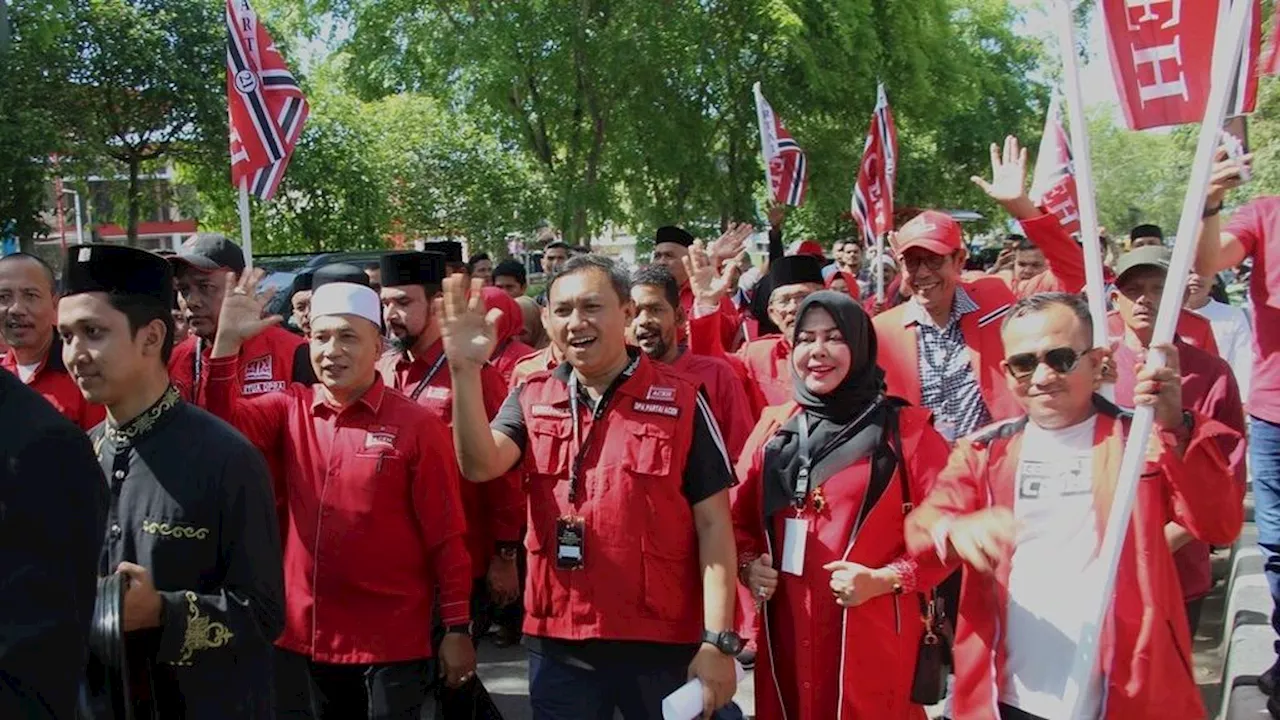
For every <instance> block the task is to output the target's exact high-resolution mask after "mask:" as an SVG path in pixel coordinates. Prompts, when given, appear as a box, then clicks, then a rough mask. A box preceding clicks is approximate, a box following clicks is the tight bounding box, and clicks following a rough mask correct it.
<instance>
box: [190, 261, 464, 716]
mask: <svg viewBox="0 0 1280 720" xmlns="http://www.w3.org/2000/svg"><path fill="white" fill-rule="evenodd" d="M258 276H259V273H257V272H253V273H246V274H245V275H244V276H243V277H242V278H240V280H239V281H238V282H235V278H233V277H228V278H227V294H226V299H225V300H224V302H223V306H222V312H221V318H220V320H219V327H218V336H217V339H216V340H215V342H214V348H213V355H212V359H211V361H210V366H209V406H210V408H211V409H212V410H213V411H214V412H215V413H217V414H218V415H220V416H222V417H224V418H227V419H228V420H230V421H231V422H232V423H233V424H234V425H235V426H236V428H237V429H239V430H240V431H241V432H243V433H244V434H245V436H246V437H248V438H249V439H250V440H251V441H252V442H253V443H254V444H255V445H257V446H258V447H259V448H262V449H263V450H264V451H266V452H269V453H271V454H273V455H278V456H281V457H284V458H287V460H288V464H287V466H286V468H285V475H284V480H285V482H284V486H285V488H286V489H287V493H288V497H287V501H288V504H289V512H288V514H287V518H288V523H289V528H288V532H287V534H286V541H285V552H284V573H285V582H286V584H287V587H288V588H289V596H288V605H287V612H286V619H285V629H284V634H283V636H282V637H281V638H280V642H279V645H278V651H277V657H278V660H279V663H280V665H279V667H281V670H280V672H279V675H278V677H279V681H278V688H277V697H278V703H279V704H278V706H277V712H278V714H279V715H281V716H284V717H290V718H293V717H297V718H317V719H318V720H324V719H325V718H330V719H335V720H352V719H354V718H368V719H369V720H392V719H396V720H400V719H403V718H414V719H415V720H416V718H418V717H419V716H420V715H421V714H422V713H423V712H424V710H425V711H426V712H427V713H428V717H429V716H430V713H431V711H432V710H433V709H434V700H433V694H434V691H435V690H436V688H437V683H438V678H443V679H444V682H445V683H446V684H447V685H448V686H450V687H454V686H457V685H459V684H461V683H462V682H464V681H466V680H467V679H469V678H470V677H471V676H472V674H473V673H474V671H475V650H474V648H473V647H472V645H471V638H470V635H469V629H470V610H469V607H468V605H469V603H468V593H469V591H470V573H469V572H467V570H468V567H469V565H470V563H469V560H468V557H467V552H466V545H465V543H464V540H463V533H464V531H465V527H464V520H463V516H462V512H461V508H460V499H459V496H458V479H457V474H456V472H455V471H454V465H453V463H452V462H451V460H452V458H450V457H449V449H450V446H449V436H448V429H447V428H446V427H445V426H444V424H443V423H441V422H440V421H438V420H437V419H436V418H435V417H433V416H432V415H431V414H430V413H429V412H427V411H426V410H424V409H422V408H420V407H418V406H417V405H415V404H414V403H413V402H411V401H410V400H408V399H407V398H405V397H404V396H403V395H401V394H399V393H396V392H391V391H389V390H388V389H387V387H386V386H385V385H384V384H383V382H382V378H381V377H380V376H379V375H378V372H377V368H376V364H377V361H378V357H379V354H380V352H381V350H382V334H381V332H380V327H381V321H382V317H381V308H380V307H379V300H378V295H377V293H375V292H374V291H373V289H372V288H370V287H368V286H367V285H363V284H356V283H344V282H333V283H328V284H325V285H323V286H321V287H320V288H318V289H317V290H316V291H315V293H314V294H313V295H312V298H311V337H310V342H309V345H308V347H309V350H310V352H311V362H312V363H313V364H314V365H315V368H316V370H317V374H318V375H319V376H320V382H319V383H317V384H315V385H302V384H300V383H294V384H292V385H290V386H289V387H288V389H287V390H286V391H285V392H280V393H268V394H266V395H258V396H255V397H250V398H246V397H244V396H243V395H242V393H241V391H240V384H239V382H238V381H237V378H236V362H237V361H236V358H237V356H238V353H239V348H240V346H241V345H242V344H243V343H244V342H245V341H246V340H247V339H248V338H251V337H253V336H254V335H256V334H257V333H260V332H262V331H263V330H264V329H265V328H267V327H268V326H270V325H272V324H273V323H275V322H278V321H279V320H280V318H279V317H271V318H266V319H263V318H262V308H263V304H264V298H262V297H258V296H255V295H254V294H253V289H254V288H255V287H256V286H257V281H258ZM383 279H384V281H386V280H388V279H389V278H387V277H384V278H383ZM437 593H438V595H437ZM436 607H438V608H439V615H440V619H441V621H442V624H443V625H444V628H445V636H444V639H443V640H442V641H441V643H440V646H439V652H438V655H437V653H436V652H434V651H433V644H432V630H433V616H435V614H436V612H435V610H434V608H436ZM228 717H229V716H228Z"/></svg>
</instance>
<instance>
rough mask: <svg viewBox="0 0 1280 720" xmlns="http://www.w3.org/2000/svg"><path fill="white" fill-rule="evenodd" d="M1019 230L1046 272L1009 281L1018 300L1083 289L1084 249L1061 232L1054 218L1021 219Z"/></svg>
mask: <svg viewBox="0 0 1280 720" xmlns="http://www.w3.org/2000/svg"><path fill="white" fill-rule="evenodd" d="M1020 224H1021V225H1022V231H1023V232H1025V233H1026V234H1027V239H1028V240H1030V241H1031V242H1033V243H1035V245H1036V247H1038V248H1040V252H1042V253H1044V260H1045V263H1046V264H1047V265H1048V266H1049V267H1048V269H1047V270H1045V271H1044V272H1042V273H1040V274H1039V275H1036V276H1035V277H1033V278H1031V279H1029V280H1014V279H1013V278H1012V276H1009V278H1008V282H1009V283H1010V289H1011V290H1013V294H1014V295H1017V296H1018V297H1020V298H1024V297H1029V296H1031V295H1036V294H1038V293H1045V292H1066V293H1078V292H1081V291H1082V290H1084V284H1085V269H1084V250H1083V249H1082V248H1081V247H1080V246H1079V245H1077V244H1076V241H1075V240H1072V239H1071V236H1070V235H1068V234H1067V231H1066V230H1063V229H1062V224H1061V223H1060V222H1058V216H1056V215H1048V214H1046V215H1041V216H1040V217H1037V218H1032V219H1030V220H1022V221H1021V223H1020Z"/></svg>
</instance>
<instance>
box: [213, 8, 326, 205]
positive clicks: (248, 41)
mask: <svg viewBox="0 0 1280 720" xmlns="http://www.w3.org/2000/svg"><path fill="white" fill-rule="evenodd" d="M227 112H228V114H229V115H230V120H231V181H232V184H234V185H235V186H236V187H239V186H240V183H241V182H242V181H247V182H248V184H249V192H250V193H251V194H252V195H254V196H255V197H257V198H258V199H260V200H270V199H271V197H272V196H273V195H275V192H276V188H277V187H278V186H279V185H280V179H281V178H283V177H284V171H285V168H287V167H288V165H289V158H290V157H291V156H292V155H293V148H294V146H295V145H296V144H297V142H298V136H300V135H301V134H302V126H303V124H304V123H305V122H306V120H307V114H308V113H309V112H310V107H309V106H308V105H307V100H306V98H305V97H303V95H302V89H301V88H300V87H298V81H297V80H295V79H294V77H293V74H292V73H291V72H289V67H288V66H287V65H286V64H285V62H284V58H283V57H281V56H280V52H279V51H278V50H276V46H275V43H274V42H272V40H271V36H270V35H268V34H267V30H266V28H264V27H262V25H261V24H259V23H258V15H257V13H255V12H254V11H253V8H252V7H251V6H250V5H249V0H227Z"/></svg>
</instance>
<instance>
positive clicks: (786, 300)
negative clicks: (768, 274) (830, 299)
mask: <svg viewBox="0 0 1280 720" xmlns="http://www.w3.org/2000/svg"><path fill="white" fill-rule="evenodd" d="M811 294H813V291H811V290H807V289H806V290H800V291H798V292H793V293H791V294H789V295H778V296H775V297H771V298H769V306H770V307H774V308H777V309H779V310H786V309H788V308H792V307H800V303H802V302H804V299H805V298H807V297H809V296H810V295H811Z"/></svg>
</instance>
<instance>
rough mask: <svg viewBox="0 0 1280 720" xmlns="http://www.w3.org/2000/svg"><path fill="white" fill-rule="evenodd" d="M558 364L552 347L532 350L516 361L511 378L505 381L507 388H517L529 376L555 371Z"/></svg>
mask: <svg viewBox="0 0 1280 720" xmlns="http://www.w3.org/2000/svg"><path fill="white" fill-rule="evenodd" d="M559 364H560V362H559V361H558V360H556V349H555V346H554V345H548V346H546V347H544V348H542V349H541V350H534V351H533V352H531V353H529V354H528V355H525V356H524V357H522V358H520V359H519V360H517V361H516V364H515V365H514V366H512V368H511V378H510V379H509V380H508V381H507V385H508V386H509V387H513V388H514V387H518V386H520V385H523V384H524V381H525V380H527V379H529V376H530V375H533V374H534V373H537V372H542V371H543V370H555V369H556V366H557V365H559Z"/></svg>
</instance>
